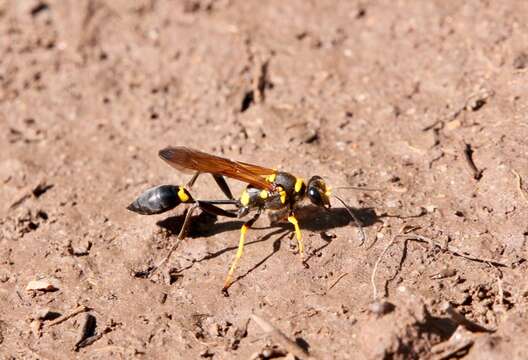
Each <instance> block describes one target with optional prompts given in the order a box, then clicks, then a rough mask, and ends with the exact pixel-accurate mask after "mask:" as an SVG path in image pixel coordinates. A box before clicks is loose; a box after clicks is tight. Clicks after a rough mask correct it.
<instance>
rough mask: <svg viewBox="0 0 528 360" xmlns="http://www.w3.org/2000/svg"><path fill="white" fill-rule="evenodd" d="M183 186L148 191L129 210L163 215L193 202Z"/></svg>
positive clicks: (156, 188)
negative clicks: (182, 204) (181, 205)
mask: <svg viewBox="0 0 528 360" xmlns="http://www.w3.org/2000/svg"><path fill="white" fill-rule="evenodd" d="M193 201H194V200H193V198H192V196H191V194H189V192H188V191H187V190H186V189H185V188H184V187H183V186H174V185H160V186H156V187H153V188H150V189H148V190H146V191H145V192H144V193H143V194H141V195H140V196H139V197H138V198H137V199H136V200H134V202H133V203H132V204H130V205H128V207H127V209H128V210H130V211H134V212H136V213H138V214H141V215H154V214H161V213H163V212H165V211H169V210H172V209H174V208H175V207H176V206H178V205H180V204H181V203H182V202H183V203H190V202H193Z"/></svg>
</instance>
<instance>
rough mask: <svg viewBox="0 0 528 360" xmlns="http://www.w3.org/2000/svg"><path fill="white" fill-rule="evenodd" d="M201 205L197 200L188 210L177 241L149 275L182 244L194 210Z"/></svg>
mask: <svg viewBox="0 0 528 360" xmlns="http://www.w3.org/2000/svg"><path fill="white" fill-rule="evenodd" d="M199 207H200V202H199V201H197V202H195V203H194V204H193V206H191V207H190V208H189V210H187V214H186V215H185V220H183V225H182V227H181V229H180V233H179V234H178V238H177V239H176V242H175V243H174V245H172V247H171V248H170V250H169V252H168V253H167V255H165V257H164V258H163V260H161V261H160V262H159V263H158V264H157V265H155V266H154V268H153V269H152V270H151V271H150V274H149V277H151V276H152V275H153V274H154V273H155V272H156V271H157V270H158V269H159V268H160V267H161V266H162V265H163V264H165V263H166V262H167V260H169V259H170V257H171V255H172V253H173V252H174V251H175V250H176V249H177V248H178V246H180V243H181V242H182V241H183V239H185V235H186V233H187V229H188V228H189V225H190V224H191V217H192V214H193V213H194V211H195V210H196V209H197V208H199Z"/></svg>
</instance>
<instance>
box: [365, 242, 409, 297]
mask: <svg viewBox="0 0 528 360" xmlns="http://www.w3.org/2000/svg"><path fill="white" fill-rule="evenodd" d="M398 235H402V234H398ZM398 235H395V236H393V237H392V239H391V241H389V243H388V244H387V245H386V246H385V248H384V249H383V251H382V252H381V254H380V255H379V256H378V259H377V260H376V263H375V264H374V268H373V269H372V274H371V275H370V283H371V284H372V297H373V300H377V299H378V288H377V287H376V282H375V278H376V273H377V272H378V266H379V263H380V262H381V259H382V258H383V256H385V253H386V252H387V250H389V248H390V247H391V246H392V244H394V242H395V241H396V239H397V237H398Z"/></svg>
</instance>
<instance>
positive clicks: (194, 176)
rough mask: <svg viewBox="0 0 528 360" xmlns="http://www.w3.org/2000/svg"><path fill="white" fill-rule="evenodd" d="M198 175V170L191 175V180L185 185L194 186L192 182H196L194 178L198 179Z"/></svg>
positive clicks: (187, 186) (188, 187) (189, 187)
mask: <svg viewBox="0 0 528 360" xmlns="http://www.w3.org/2000/svg"><path fill="white" fill-rule="evenodd" d="M198 176H200V172H199V171H197V172H196V174H194V175H193V177H192V178H191V180H189V182H188V183H187V184H186V185H185V187H186V188H187V189H191V188H192V187H193V186H194V183H195V182H196V179H198Z"/></svg>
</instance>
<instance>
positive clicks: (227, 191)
mask: <svg viewBox="0 0 528 360" xmlns="http://www.w3.org/2000/svg"><path fill="white" fill-rule="evenodd" d="M213 178H214V179H215V181H216V184H217V185H218V187H219V188H220V190H222V192H223V193H224V195H225V196H227V198H228V199H229V200H234V199H235V198H234V196H233V194H232V193H231V189H230V188H229V185H227V182H226V181H225V179H224V177H223V176H222V175H213Z"/></svg>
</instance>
